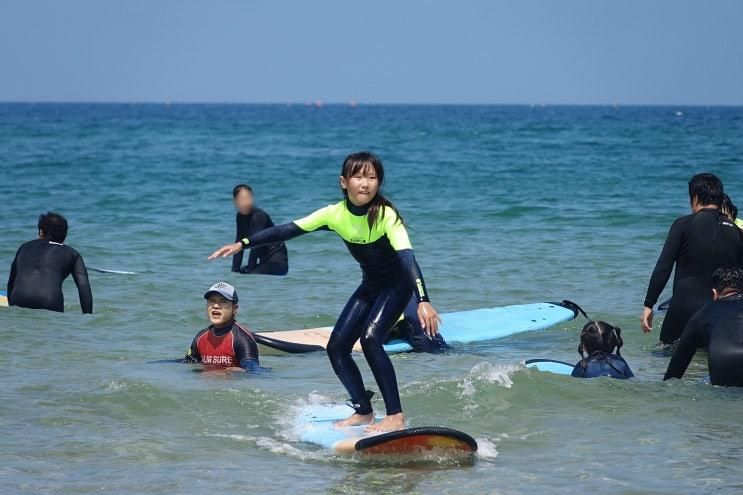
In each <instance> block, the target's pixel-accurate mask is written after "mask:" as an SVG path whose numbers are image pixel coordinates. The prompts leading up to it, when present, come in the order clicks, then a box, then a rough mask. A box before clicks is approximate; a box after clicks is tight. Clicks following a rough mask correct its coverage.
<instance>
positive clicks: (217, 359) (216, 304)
mask: <svg viewBox="0 0 743 495" xmlns="http://www.w3.org/2000/svg"><path fill="white" fill-rule="evenodd" d="M204 299H206V317H207V318H208V319H209V323H210V325H209V326H208V327H206V328H205V329H203V330H201V331H200V332H199V333H197V334H196V337H194V339H193V342H192V343H191V347H189V349H188V352H187V353H186V357H185V359H184V362H186V363H202V364H205V365H207V366H209V367H210V368H238V367H239V368H242V369H244V370H245V371H260V366H259V364H258V359H259V358H258V345H257V344H256V343H255V337H254V336H253V334H252V332H250V330H248V329H247V328H245V327H244V326H243V325H241V324H240V323H238V322H237V321H236V320H235V316H236V315H237V310H238V298H237V291H236V290H235V288H234V287H233V286H231V285H230V284H227V283H224V282H219V283H216V284H214V285H212V286H211V287H210V288H209V290H208V291H206V293H205V294H204Z"/></svg>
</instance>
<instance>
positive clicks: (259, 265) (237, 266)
mask: <svg viewBox="0 0 743 495" xmlns="http://www.w3.org/2000/svg"><path fill="white" fill-rule="evenodd" d="M235 220H236V223H237V235H236V237H235V242H238V241H239V240H240V239H243V238H246V237H250V236H252V235H253V234H255V233H256V232H260V231H261V230H265V229H267V228H269V227H273V226H274V225H273V221H271V217H270V216H268V213H266V212H265V211H263V210H261V209H260V208H253V211H252V212H251V213H250V214H248V215H243V214H242V213H240V212H237V216H236V218H235ZM242 262H243V251H240V252H239V253H237V254H236V255H234V256H233V257H232V271H233V272H239V273H251V274H254V275H286V274H287V273H288V272H289V254H288V253H287V251H286V245H285V244H284V243H283V242H277V243H275V244H268V245H265V246H261V247H258V248H256V249H251V250H250V254H249V255H248V264H247V265H245V266H241V265H242Z"/></svg>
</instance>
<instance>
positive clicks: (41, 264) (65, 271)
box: [8, 239, 93, 313]
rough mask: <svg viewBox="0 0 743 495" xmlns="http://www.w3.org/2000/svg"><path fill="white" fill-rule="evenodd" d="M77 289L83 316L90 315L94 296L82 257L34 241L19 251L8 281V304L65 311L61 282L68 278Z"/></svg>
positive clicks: (59, 246)
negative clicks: (70, 277) (84, 314)
mask: <svg viewBox="0 0 743 495" xmlns="http://www.w3.org/2000/svg"><path fill="white" fill-rule="evenodd" d="M70 274H72V278H73V279H74V280H75V284H76V285H77V292H78V294H79V295H80V306H81V308H82V310H83V313H92V312H93V294H92V293H91V290H90V283H89V282H88V270H87V269H86V268H85V263H84V262H83V257H82V256H80V254H79V253H78V252H77V251H75V250H74V249H72V248H71V247H70V246H65V245H64V244H59V243H56V242H50V241H46V240H44V239H36V240H34V241H30V242H27V243H25V244H23V245H22V246H21V247H20V248H18V252H17V253H16V255H15V259H14V260H13V264H12V265H11V266H10V278H8V304H9V305H11V306H21V307H23V308H32V309H48V310H50V311H60V312H63V311H64V294H62V282H64V279H66V278H67V276H68V275H70Z"/></svg>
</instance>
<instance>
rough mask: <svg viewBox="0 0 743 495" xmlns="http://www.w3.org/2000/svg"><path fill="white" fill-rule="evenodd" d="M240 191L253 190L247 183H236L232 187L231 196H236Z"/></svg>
mask: <svg viewBox="0 0 743 495" xmlns="http://www.w3.org/2000/svg"><path fill="white" fill-rule="evenodd" d="M240 191H248V192H251V193H252V192H253V188H252V187H250V186H249V185H247V184H238V185H236V186H235V187H234V188H233V189H232V197H233V198H236V197H237V195H238V194H240Z"/></svg>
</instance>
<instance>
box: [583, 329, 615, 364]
mask: <svg viewBox="0 0 743 495" xmlns="http://www.w3.org/2000/svg"><path fill="white" fill-rule="evenodd" d="M623 345H624V341H623V340H622V329H621V328H619V327H615V326H613V325H610V324H608V323H606V322H605V321H589V322H588V323H586V325H585V326H584V327H583V330H582V331H581V332H580V345H579V346H578V354H580V362H581V366H583V367H584V368H585V367H586V354H588V355H589V356H590V355H591V354H593V353H594V352H597V351H601V352H603V353H605V354H611V353H612V352H614V349H616V354H617V356H621V355H622V354H621V349H622V346H623Z"/></svg>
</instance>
